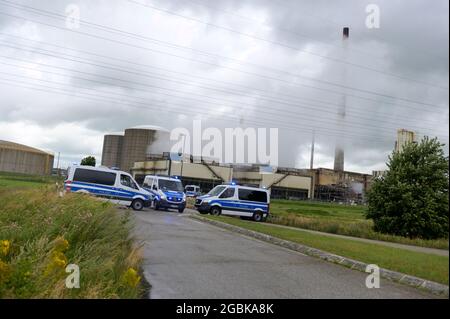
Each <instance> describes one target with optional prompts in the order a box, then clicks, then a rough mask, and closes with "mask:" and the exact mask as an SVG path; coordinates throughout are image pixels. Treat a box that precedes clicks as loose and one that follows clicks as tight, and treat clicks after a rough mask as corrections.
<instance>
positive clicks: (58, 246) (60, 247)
mask: <svg viewBox="0 0 450 319" xmlns="http://www.w3.org/2000/svg"><path fill="white" fill-rule="evenodd" d="M67 248H69V242H68V241H67V240H66V239H64V237H58V238H56V240H55V251H61V252H63V251H66V250H67Z"/></svg>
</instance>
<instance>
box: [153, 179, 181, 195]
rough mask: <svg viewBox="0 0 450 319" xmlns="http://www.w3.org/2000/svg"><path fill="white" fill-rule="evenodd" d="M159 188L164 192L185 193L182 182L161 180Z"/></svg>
mask: <svg viewBox="0 0 450 319" xmlns="http://www.w3.org/2000/svg"><path fill="white" fill-rule="evenodd" d="M158 184H159V188H160V189H162V190H164V191H175V192H182V191H183V185H182V184H181V182H180V181H171V180H167V179H160V180H159V181H158Z"/></svg>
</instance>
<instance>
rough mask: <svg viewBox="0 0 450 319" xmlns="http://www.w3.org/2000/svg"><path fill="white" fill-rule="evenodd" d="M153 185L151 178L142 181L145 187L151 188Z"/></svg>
mask: <svg viewBox="0 0 450 319" xmlns="http://www.w3.org/2000/svg"><path fill="white" fill-rule="evenodd" d="M152 183H153V178H147V179H146V180H144V184H143V186H145V187H151V186H152Z"/></svg>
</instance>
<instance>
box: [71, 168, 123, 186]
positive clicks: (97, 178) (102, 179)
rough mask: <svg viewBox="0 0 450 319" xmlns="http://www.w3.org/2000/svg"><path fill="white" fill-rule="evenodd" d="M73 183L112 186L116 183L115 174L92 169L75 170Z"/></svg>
mask: <svg viewBox="0 0 450 319" xmlns="http://www.w3.org/2000/svg"><path fill="white" fill-rule="evenodd" d="M73 181H74V182H84V183H92V184H100V185H109V186H113V185H114V184H115V182H116V174H115V173H110V172H102V171H96V170H93V169H84V168H76V169H75V173H74V174H73Z"/></svg>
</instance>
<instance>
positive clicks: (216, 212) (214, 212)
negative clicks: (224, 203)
mask: <svg viewBox="0 0 450 319" xmlns="http://www.w3.org/2000/svg"><path fill="white" fill-rule="evenodd" d="M209 213H210V214H211V215H213V216H219V215H220V207H217V206H214V207H212V208H211V211H210V212H209Z"/></svg>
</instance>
